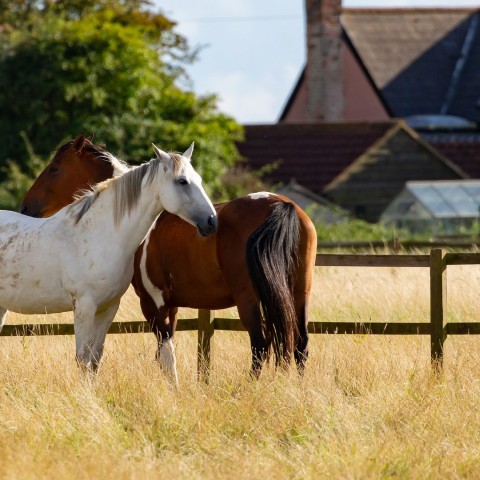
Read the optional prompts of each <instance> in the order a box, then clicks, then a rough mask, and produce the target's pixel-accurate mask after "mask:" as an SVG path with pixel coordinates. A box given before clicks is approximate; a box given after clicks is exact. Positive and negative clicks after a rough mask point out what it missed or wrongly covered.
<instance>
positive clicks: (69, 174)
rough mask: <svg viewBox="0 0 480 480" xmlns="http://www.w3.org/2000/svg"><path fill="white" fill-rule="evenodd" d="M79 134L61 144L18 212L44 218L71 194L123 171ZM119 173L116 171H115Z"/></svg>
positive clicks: (101, 147) (68, 201) (106, 153)
mask: <svg viewBox="0 0 480 480" xmlns="http://www.w3.org/2000/svg"><path fill="white" fill-rule="evenodd" d="M92 140H93V135H91V136H89V137H88V138H87V137H85V135H84V134H83V133H81V134H80V135H78V136H77V137H75V138H74V139H73V140H71V141H69V142H67V143H66V144H64V145H62V146H61V147H60V148H59V149H58V150H57V152H56V154H55V156H54V157H53V159H52V161H51V162H50V163H49V164H48V166H47V167H46V168H45V170H44V171H43V172H42V173H41V174H40V176H39V177H38V178H37V180H36V181H35V183H34V184H33V185H32V187H31V188H30V190H29V191H28V192H27V194H26V195H25V198H24V199H23V201H22V204H21V206H20V211H21V213H23V214H25V215H29V216H31V217H48V216H50V215H53V214H54V213H56V212H57V211H58V210H60V209H61V208H63V207H64V206H66V205H68V204H69V203H71V202H72V201H73V199H74V197H75V194H76V193H77V192H78V191H80V190H84V189H87V188H89V187H90V186H91V185H94V184H95V183H98V182H101V181H103V180H106V179H107V178H111V177H112V176H114V175H115V174H116V170H120V171H122V169H126V168H127V167H125V166H124V165H122V164H120V162H118V161H117V160H116V159H114V160H115V161H114V162H113V161H112V155H110V154H109V153H108V152H107V151H106V150H105V149H104V148H103V146H101V145H97V144H95V143H93V141H92ZM118 173H120V172H118Z"/></svg>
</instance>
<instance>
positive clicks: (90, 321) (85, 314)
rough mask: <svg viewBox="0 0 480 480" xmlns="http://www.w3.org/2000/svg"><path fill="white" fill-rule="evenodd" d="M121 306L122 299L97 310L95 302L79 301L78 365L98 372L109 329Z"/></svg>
mask: <svg viewBox="0 0 480 480" xmlns="http://www.w3.org/2000/svg"><path fill="white" fill-rule="evenodd" d="M119 305H120V299H118V300H115V301H113V302H112V303H110V304H109V305H108V306H107V307H104V308H102V309H100V310H97V305H96V304H95V302H93V300H91V299H88V298H84V299H79V300H77V302H76V304H75V310H74V327H75V345H76V354H77V361H78V363H79V364H80V365H81V366H82V367H84V368H87V369H88V370H90V371H92V372H96V371H97V369H98V365H99V363H100V360H101V358H102V354H103V346H104V344H105V337H106V335H107V332H108V329H109V328H110V325H111V323H112V320H113V318H114V317H115V314H116V313H117V310H118V307H119Z"/></svg>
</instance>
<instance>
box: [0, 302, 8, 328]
mask: <svg viewBox="0 0 480 480" xmlns="http://www.w3.org/2000/svg"><path fill="white" fill-rule="evenodd" d="M7 313H8V312H7V309H6V308H3V307H0V332H1V331H2V328H3V324H4V323H5V319H6V318H7Z"/></svg>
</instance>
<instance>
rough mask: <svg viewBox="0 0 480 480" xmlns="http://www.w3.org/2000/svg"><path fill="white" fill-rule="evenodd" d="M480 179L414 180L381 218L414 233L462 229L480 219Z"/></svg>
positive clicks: (437, 232) (451, 231)
mask: <svg viewBox="0 0 480 480" xmlns="http://www.w3.org/2000/svg"><path fill="white" fill-rule="evenodd" d="M479 208H480V180H447V181H429V182H420V181H412V182H407V183H406V184H405V187H404V189H403V190H402V191H401V192H400V193H399V194H398V195H397V197H395V198H394V200H393V201H392V202H391V203H390V205H389V206H388V207H387V208H386V209H385V210H384V212H383V213H382V216H381V218H380V221H381V222H382V223H385V224H388V225H394V226H395V227H397V228H405V229H408V230H410V231H411V232H414V233H423V232H432V233H435V234H455V233H462V231H463V230H465V229H470V228H471V227H472V226H473V225H474V224H476V223H477V222H478V220H479Z"/></svg>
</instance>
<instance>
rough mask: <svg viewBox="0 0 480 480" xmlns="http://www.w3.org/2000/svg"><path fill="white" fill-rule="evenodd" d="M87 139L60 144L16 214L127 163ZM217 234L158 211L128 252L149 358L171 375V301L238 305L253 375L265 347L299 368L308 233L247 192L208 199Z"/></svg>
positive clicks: (293, 210)
mask: <svg viewBox="0 0 480 480" xmlns="http://www.w3.org/2000/svg"><path fill="white" fill-rule="evenodd" d="M127 168H128V167H127V166H126V165H125V164H122V163H121V162H119V161H118V160H117V159H116V158H115V157H114V156H113V155H111V154H109V153H108V152H107V151H105V150H104V148H103V147H101V146H99V145H97V144H94V143H93V142H92V141H91V138H85V136H84V135H83V134H82V135H79V136H78V137H77V138H75V139H73V140H72V141H70V142H68V143H66V144H65V145H63V146H62V147H60V148H59V150H58V151H57V153H56V154H55V156H54V158H53V160H52V161H51V162H50V164H49V165H48V166H47V167H46V168H45V170H44V171H43V172H42V173H41V175H40V176H39V177H38V179H37V180H36V181H35V183H34V184H33V185H32V187H31V188H30V190H29V191H28V192H27V194H26V196H25V198H24V200H23V202H22V206H21V211H22V213H24V214H26V215H30V216H35V217H41V216H48V215H52V214H53V213H55V212H56V211H57V210H59V209H60V208H62V207H63V206H65V205H67V204H68V203H70V202H71V201H72V200H73V198H74V196H75V193H76V192H78V191H79V190H81V189H86V188H89V186H90V185H93V184H94V183H96V182H99V181H102V180H105V179H107V178H110V177H112V176H114V175H116V174H117V173H119V172H121V171H122V170H125V169H127ZM215 208H216V210H217V214H218V231H217V233H216V234H214V235H211V236H209V237H200V236H199V235H197V233H196V231H195V228H193V227H192V226H191V225H189V224H188V223H187V222H185V221H183V220H181V219H180V218H179V217H177V216H175V215H172V214H170V213H168V212H163V213H162V214H161V215H160V216H159V217H158V219H157V220H156V222H155V223H154V225H153V226H152V228H151V229H150V232H149V233H148V235H147V236H146V238H145V239H144V241H143V243H142V244H141V245H140V246H139V248H138V250H137V252H136V255H135V265H134V271H135V273H134V278H133V282H132V283H133V286H134V288H135V291H136V293H137V295H138V296H139V298H140V304H141V308H142V312H143V314H144V316H145V318H146V319H147V320H148V322H149V323H150V325H151V327H152V330H153V332H154V333H155V335H156V336H157V340H158V354H157V355H158V358H159V359H160V361H161V363H163V365H164V366H166V368H167V370H168V372H169V374H170V376H171V378H172V379H173V380H174V381H177V376H176V366H175V355H174V350H173V342H172V338H173V335H174V333H175V327H176V323H177V311H178V307H190V308H197V309H210V310H218V309H223V308H228V307H232V306H235V305H236V306H237V308H238V313H239V316H240V319H241V321H242V323H243V325H244V326H245V328H246V330H247V331H248V334H249V336H250V341H251V350H252V370H251V371H252V374H253V375H255V376H258V375H259V374H260V371H261V368H262V364H263V361H264V360H265V358H266V357H267V356H268V354H269V352H270V351H271V350H272V349H273V352H274V354H275V359H276V363H277V365H278V364H284V363H285V364H286V363H288V362H289V361H290V359H291V356H292V353H293V355H294V357H295V361H296V364H297V367H298V369H299V371H300V372H302V371H303V368H304V364H305V360H306V359H307V355H308V332H307V322H308V298H309V294H310V290H311V286H312V277H313V269H314V265H315V254H316V246H317V236H316V231H315V228H314V226H313V224H312V222H311V220H310V219H309V217H308V216H307V215H306V214H305V212H304V211H303V210H302V209H301V208H300V207H299V206H298V205H296V204H295V203H294V202H292V201H291V200H290V199H288V198H286V197H284V196H281V195H276V194H272V193H267V192H261V193H254V194H250V195H246V196H244V197H240V198H237V199H235V200H232V201H230V202H226V203H222V204H218V205H216V206H215Z"/></svg>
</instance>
